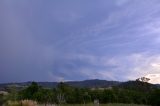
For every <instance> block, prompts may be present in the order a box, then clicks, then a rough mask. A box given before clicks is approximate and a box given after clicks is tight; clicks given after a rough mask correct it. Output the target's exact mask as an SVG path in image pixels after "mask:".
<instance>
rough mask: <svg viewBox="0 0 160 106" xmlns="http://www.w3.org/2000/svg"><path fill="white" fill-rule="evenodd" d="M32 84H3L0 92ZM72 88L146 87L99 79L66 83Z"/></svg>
mask: <svg viewBox="0 0 160 106" xmlns="http://www.w3.org/2000/svg"><path fill="white" fill-rule="evenodd" d="M31 83H32V82H22V83H3V84H0V90H6V89H8V88H9V87H11V86H16V88H19V89H22V88H24V87H27V86H29V85H30V84H31ZM37 83H38V85H40V86H42V87H46V88H55V87H56V86H57V84H58V83H59V82H37ZM64 83H66V84H68V85H70V86H73V87H79V88H109V87H113V86H114V87H122V88H135V87H137V88H140V89H141V88H142V89H145V88H144V85H143V84H141V82H140V81H127V82H119V81H107V80H99V79H93V80H84V81H68V82H64ZM145 86H147V89H148V87H149V88H153V87H160V85H159V84H156V85H154V84H149V83H147V85H146V84H145Z"/></svg>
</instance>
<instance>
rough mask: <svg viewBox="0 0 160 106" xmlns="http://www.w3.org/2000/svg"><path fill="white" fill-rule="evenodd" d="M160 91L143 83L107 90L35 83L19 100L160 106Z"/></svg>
mask: <svg viewBox="0 0 160 106" xmlns="http://www.w3.org/2000/svg"><path fill="white" fill-rule="evenodd" d="M159 98H160V90H159V89H156V88H154V87H153V86H152V85H150V84H148V83H143V82H138V81H136V82H126V83H124V84H123V85H119V86H118V87H113V88H108V89H107V88H106V89H98V88H97V89H94V90H93V89H89V88H75V87H72V86H69V85H67V84H66V83H62V82H61V83H59V84H57V87H56V88H53V89H47V88H43V87H41V86H39V85H38V84H37V83H35V82H33V83H32V84H31V85H30V86H29V87H27V88H25V89H24V90H21V91H20V92H19V93H18V99H19V100H21V99H30V100H35V101H37V102H39V103H44V104H46V103H58V104H64V103H69V104H86V103H91V102H93V101H94V100H99V102H100V103H129V104H130V103H131V104H132V103H133V104H152V105H153V106H160V99H159Z"/></svg>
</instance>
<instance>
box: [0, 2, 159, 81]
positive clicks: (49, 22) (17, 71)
mask: <svg viewBox="0 0 160 106" xmlns="http://www.w3.org/2000/svg"><path fill="white" fill-rule="evenodd" d="M159 45H160V1H159V0H134V1H133V0H87V1H81V0H77V1H75V0H61V1H59V0H47V1H44V0H23V1H22V0H16V1H13V0H1V1H0V83H5V82H25V81H49V82H55V81H69V80H86V79H104V80H113V81H127V80H135V79H137V78H139V77H143V76H146V77H149V78H151V79H152V80H151V81H150V82H151V83H160V46H159Z"/></svg>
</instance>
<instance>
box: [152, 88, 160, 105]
mask: <svg viewBox="0 0 160 106" xmlns="http://www.w3.org/2000/svg"><path fill="white" fill-rule="evenodd" d="M150 104H152V105H153V106H160V89H156V90H154V91H153V92H152V94H151V96H150Z"/></svg>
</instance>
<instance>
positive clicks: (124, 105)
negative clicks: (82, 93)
mask: <svg viewBox="0 0 160 106" xmlns="http://www.w3.org/2000/svg"><path fill="white" fill-rule="evenodd" d="M39 106H44V105H39ZM47 106H54V105H47ZM55 106H57V105H55ZM58 106H98V105H93V104H86V105H84V104H74V105H73V104H66V105H58ZM99 106H147V105H136V104H100V105H99Z"/></svg>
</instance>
